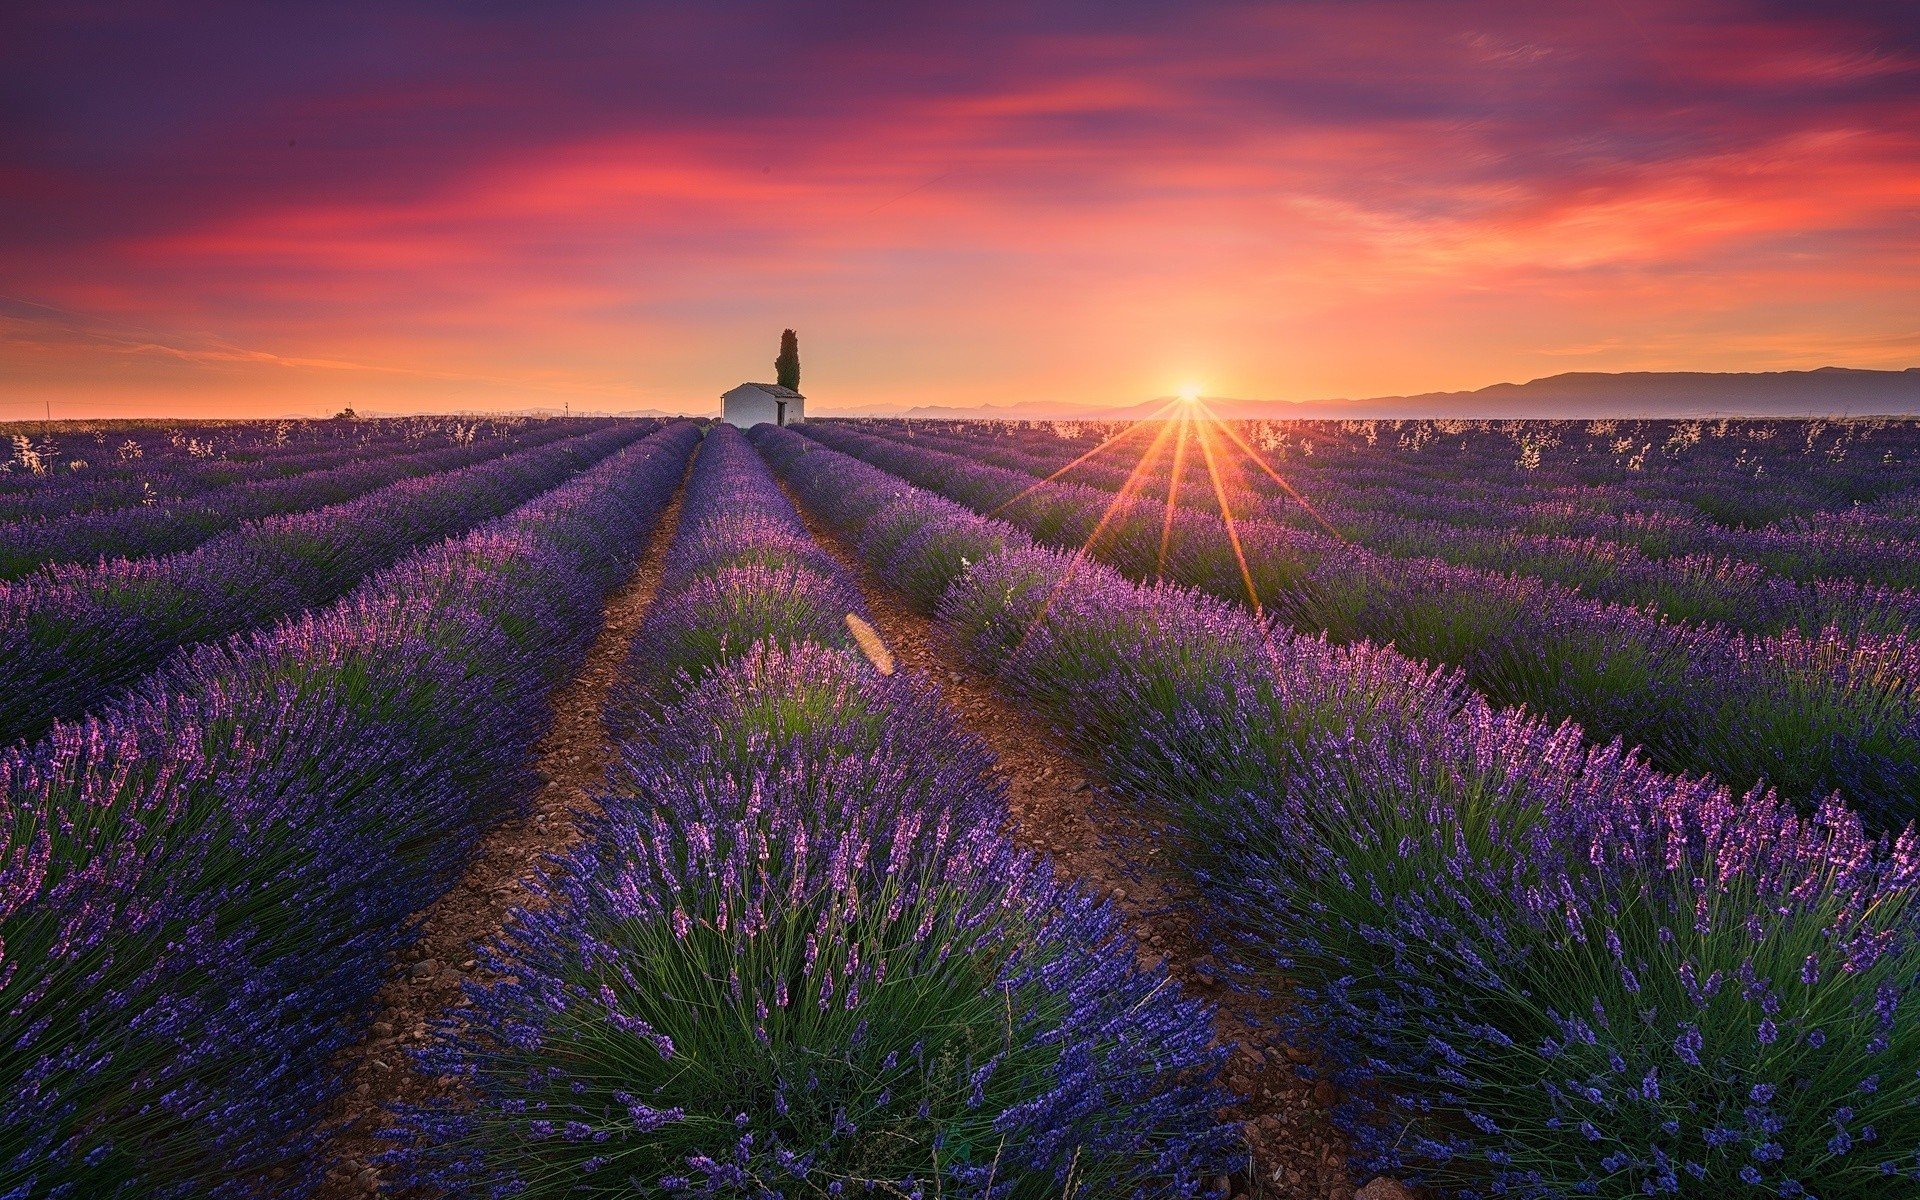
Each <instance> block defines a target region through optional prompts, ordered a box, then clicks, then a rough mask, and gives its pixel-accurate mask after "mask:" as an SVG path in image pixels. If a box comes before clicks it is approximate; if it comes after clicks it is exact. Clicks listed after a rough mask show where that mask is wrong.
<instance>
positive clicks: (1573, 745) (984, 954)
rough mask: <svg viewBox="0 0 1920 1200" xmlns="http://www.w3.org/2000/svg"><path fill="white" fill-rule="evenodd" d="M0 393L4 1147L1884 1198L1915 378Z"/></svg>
mask: <svg viewBox="0 0 1920 1200" xmlns="http://www.w3.org/2000/svg"><path fill="white" fill-rule="evenodd" d="M0 450H3V451H5V452H6V453H7V454H8V455H9V457H7V459H6V461H5V463H4V468H0V806H3V807H0V1198H3V1200H16V1198H17V1200H27V1198H29V1197H34V1198H38V1197H46V1198H75V1200H94V1198H96V1197H180V1198H186V1197H280V1196H290V1197H325V1198H334V1197H351V1196H365V1195H372V1194H384V1195H394V1196H408V1197H453V1196H458V1197H490V1198H502V1200H505V1198H508V1197H582V1198H584V1197H616V1196H633V1197H652V1196H660V1197H740V1198H742V1200H765V1198H779V1197H785V1198H792V1200H800V1198H803V1197H830V1196H832V1197H837V1196H845V1197H858V1196H866V1197H914V1198H918V1200H934V1198H936V1197H973V1198H979V1200H1053V1198H1069V1197H1071V1198H1076V1200H1133V1198H1141V1200H1145V1198H1159V1197H1220V1198H1221V1200H1233V1198H1235V1197H1243V1198H1245V1200H1256V1198H1261V1197H1313V1198H1316V1200H1407V1198H1409V1197H1416V1196H1424V1197H1430V1198H1433V1200H1441V1198H1453V1197H1492V1196H1504V1197H1527V1198H1536V1200H1549V1198H1559V1197H1576V1196H1597V1197H1620V1198H1624V1197H1630V1196H1646V1195H1674V1196H1697V1197H1722V1196H1736V1197H1737V1196H1750V1197H1817V1198H1824V1200H1850V1198H1853V1197H1861V1198H1871V1200H1880V1198H1887V1200H1894V1198H1899V1197H1912V1196H1915V1195H1920V937H1917V936H1916V934H1920V905H1915V897H1916V894H1917V893H1920V844H1917V843H1916V839H1915V833H1914V821H1915V819H1916V818H1917V817H1920V642H1916V638H1915V625H1916V622H1917V621H1920V425H1916V424H1913V423H1909V422H1894V421H1879V420H1835V421H1797V420H1795V421H1788V420H1774V421H1759V420H1733V421H1626V420H1620V421H1594V422H1580V421H1507V422H1474V421H1437V420H1428V421H1364V422H1362V421H1349V422H1331V421H1328V422H1312V421H1302V422H1261V421H1256V422H1229V421H1220V420H1215V419H1213V418H1212V417H1211V416H1210V415H1208V414H1207V412H1206V410H1205V406H1204V405H1203V404H1200V403H1197V402H1188V403H1186V404H1184V405H1181V406H1178V407H1176V408H1175V409H1174V410H1173V411H1172V412H1171V413H1170V415H1169V416H1167V417H1166V418H1164V419H1160V420H1154V421H1141V422H1134V423H1111V422H1110V423H1095V422H1081V423H1065V422H1008V421H953V422H930V421H914V422H908V421H900V420H871V421H850V420H848V421H841V420H814V421H810V422H807V423H804V424H797V425H793V426H788V427H776V426H772V425H760V426H757V427H755V428H754V429H752V430H750V431H746V432H742V431H740V430H738V429H735V428H734V427H732V426H729V425H725V424H709V423H705V422H697V421H692V420H615V419H605V418H562V419H524V418H515V419H459V420H455V419H445V418H406V419H396V420H354V421H341V420H336V421H299V422H220V423H210V424H206V425H191V424H179V423H153V424H142V425H135V424H131V423H102V424H99V425H94V426H79V425H77V426H74V427H61V428H58V429H54V430H53V431H51V432H46V431H44V430H43V429H41V428H38V427H36V428H33V429H32V430H31V431H29V430H26V429H25V428H23V429H22V431H21V432H19V433H18V434H16V435H14V436H12V437H11V439H10V441H9V442H8V443H7V444H6V445H5V446H0Z"/></svg>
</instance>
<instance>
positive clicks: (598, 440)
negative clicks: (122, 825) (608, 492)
mask: <svg viewBox="0 0 1920 1200" xmlns="http://www.w3.org/2000/svg"><path fill="white" fill-rule="evenodd" d="M653 428H657V423H629V422H621V423H617V424H613V425H608V426H604V427H601V428H599V429H598V430H597V431H595V432H592V433H587V434H584V435H581V436H579V437H573V438H568V439H566V440H564V441H560V442H557V443H552V444H549V445H543V446H534V447H532V448H530V449H527V450H524V451H521V452H519V453H515V454H509V455H507V456H505V457H503V458H499V459H495V460H493V461H491V462H484V463H480V464H478V465H475V466H470V467H464V468H461V469H458V470H454V471H448V472H443V473H441V474H437V475H432V476H427V477H424V478H418V479H407V480H402V481H401V482H399V483H394V484H389V485H387V486H386V487H383V488H379V489H377V490H375V491H372V492H369V493H367V494H365V495H363V496H361V497H360V498H359V499H357V500H352V501H349V502H347V503H344V504H336V505H330V506H328V507H325V508H319V509H314V510H312V511H309V512H304V513H296V514H289V515H286V516H278V517H268V518H265V519H263V520H259V521H255V522H250V523H248V524H245V525H242V526H241V527H239V528H238V529H235V530H233V531H231V532H229V533H225V534H222V535H220V536H218V537H215V538H212V539H210V540H208V541H206V542H203V543H202V544H201V545H199V546H198V547H196V548H195V549H192V550H187V551H183V552H181V553H178V554H170V555H165V556H162V557H159V558H147V559H112V560H108V561H105V562H102V563H100V564H99V565H97V566H91V567H83V566H78V565H71V564H63V565H59V566H54V567H51V568H49V569H48V570H46V571H44V572H42V573H40V574H37V575H33V576H30V577H28V578H26V579H23V580H14V581H11V582H0V744H4V743H6V742H11V741H13V740H15V739H18V738H21V737H34V736H38V735H39V734H41V733H43V732H45V731H46V729H47V727H48V726H49V725H51V724H52V722H54V721H55V720H59V719H68V718H73V717H77V716H79V715H80V714H81V713H83V712H86V711H88V710H90V709H91V708H93V707H94V706H95V705H97V704H99V703H101V702H102V701H104V700H105V699H107V698H108V697H109V696H111V695H112V694H113V692H114V691H115V690H116V689H118V688H120V687H123V686H125V685H126V684H128V683H130V682H132V681H133V680H135V679H137V678H139V677H140V676H141V675H144V674H146V673H147V672H149V671H151V670H153V669H154V668H155V667H157V666H159V665H160V663H161V662H162V661H164V660H165V659H166V658H167V657H168V656H169V655H170V654H172V653H173V652H174V651H176V650H178V649H179V648H180V647H182V646H187V645H192V644H194V643H197V642H203V641H207V640H209V639H212V638H217V637H223V636H225V635H227V634H230V633H234V632H237V631H239V630H242V629H249V628H253V627H255V626H258V625H261V624H264V623H265V622H267V621H270V620H272V619H274V618H276V617H280V616H283V615H285V614H288V613H294V612H299V611H301V610H302V609H306V608H310V607H312V606H314V605H317V604H324V603H326V602H327V601H330V600H332V599H334V598H335V597H337V596H339V595H341V594H342V593H344V592H345V591H346V590H347V589H349V588H351V587H352V586H353V585H354V584H355V583H357V582H359V581H360V580H361V579H363V578H364V577H365V576H366V575H367V574H368V573H370V572H372V571H375V570H378V569H379V568H381V567H384V566H387V565H388V564H390V563H392V562H394V561H396V560H397V559H399V558H400V557H401V556H402V555H403V554H405V553H406V552H407V551H409V550H411V549H413V548H414V547H416V546H419V545H421V544H423V543H426V542H428V541H433V540H438V539H440V538H443V537H448V536H451V535H453V534H456V533H459V532H462V531H464V530H466V529H470V528H472V527H473V526H475V525H477V524H479V523H480V522H482V521H485V520H487V519H489V518H491V517H495V516H498V515H500V514H501V513H503V512H506V511H507V510H508V509H510V508H512V507H514V506H515V505H517V504H520V503H522V502H524V501H525V500H527V499H528V498H529V497H531V496H534V495H536V494H538V493H539V492H542V491H545V490H546V489H548V488H550V487H552V486H554V485H555V484H556V483H559V482H560V481H561V480H563V479H565V478H566V477H567V476H568V475H571V474H573V473H575V472H577V471H580V470H582V469H584V468H586V467H587V466H589V465H591V464H592V463H594V462H597V461H598V460H599V459H601V458H604V457H605V456H606V455H608V454H610V453H612V452H613V451H614V450H617V449H619V448H620V447H621V446H624V445H626V444H628V443H630V442H632V441H634V440H635V439H637V438H639V437H640V436H642V435H643V434H645V433H646V432H648V431H649V430H651V429H653Z"/></svg>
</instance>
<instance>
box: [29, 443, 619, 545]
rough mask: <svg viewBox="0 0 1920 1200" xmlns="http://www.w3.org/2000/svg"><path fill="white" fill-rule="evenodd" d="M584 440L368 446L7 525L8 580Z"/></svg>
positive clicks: (195, 541) (202, 537) (188, 540)
mask: <svg viewBox="0 0 1920 1200" xmlns="http://www.w3.org/2000/svg"><path fill="white" fill-rule="evenodd" d="M580 432H582V430H580V429H579V428H578V427H576V426H574V425H573V424H572V423H571V422H569V423H567V424H561V423H559V422H554V423H552V424H547V423H542V424H538V425H528V426H525V427H523V428H522V429H521V430H520V431H518V432H516V433H514V434H513V435H512V436H510V437H498V438H488V439H486V440H484V441H472V442H459V443H455V444H452V445H441V446H435V447H433V448H430V449H415V448H413V445H414V444H413V443H410V442H405V441H402V442H397V443H389V444H385V445H367V446H362V447H356V448H355V449H354V450H352V451H343V452H336V453H333V454H328V455H326V456H324V457H323V458H322V459H321V461H320V462H319V463H318V464H316V465H315V467H314V469H311V470H301V471H296V472H294V473H291V474H285V475H275V476H273V477H270V478H267V479H261V480H256V481H253V482H247V483H235V484H232V485H231V486H227V487H218V488H213V489H210V490H208V491H204V492H199V493H197V494H195V495H194V496H192V497H190V498H187V499H182V500H175V501H171V502H165V503H161V502H155V503H151V504H137V505H132V506H127V507H120V508H108V509H97V510H90V511H87V512H81V513H66V514H62V515H59V516H53V517H34V518H25V519H21V520H15V521H7V522H0V579H16V578H19V577H20V576H22V575H25V574H27V573H29V572H31V571H34V570H36V569H38V568H40V567H43V566H45V565H47V564H48V563H56V562H88V561H91V560H95V559H99V558H111V557H120V558H145V557H149V556H152V555H157V554H171V553H174V552H176V551H180V550H188V549H192V548H193V547H194V546H197V545H199V544H200V543H201V542H204V541H206V540H207V539H208V538H210V537H212V536H214V535H215V534H217V533H221V532H224V531H225V530H228V529H232V528H233V527H234V526H236V525H239V524H241V523H243V522H246V521H252V520H258V519H260V518H262V517H270V516H275V515H278V514H280V513H291V512H299V511H302V510H304V509H309V508H318V507H320V506H322V505H327V504H341V503H344V502H346V501H348V500H351V499H353V498H354V497H356V496H359V495H362V494H364V493H366V492H370V491H372V490H373V489H375V488H378V487H384V486H386V485H387V484H390V483H396V482H398V481H399V480H402V479H413V478H418V477H419V476H422V475H432V474H435V473H437V472H440V471H447V470H453V469H455V468H458V467H466V466H472V465H473V464H475V463H481V462H486V461H488V460H490V459H496V458H500V457H502V456H504V455H507V454H511V453H514V452H516V451H520V450H527V449H531V448H532V447H534V446H541V445H546V444H548V443H551V442H556V441H559V440H561V439H562V438H565V437H570V436H575V435H577V434H579V433H580Z"/></svg>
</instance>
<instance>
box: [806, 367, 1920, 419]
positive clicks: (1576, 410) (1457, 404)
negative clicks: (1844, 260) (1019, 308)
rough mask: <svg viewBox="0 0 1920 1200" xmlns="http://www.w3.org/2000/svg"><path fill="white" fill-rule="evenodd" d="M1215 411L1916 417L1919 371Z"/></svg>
mask: <svg viewBox="0 0 1920 1200" xmlns="http://www.w3.org/2000/svg"><path fill="white" fill-rule="evenodd" d="M1171 399H1172V397H1170V396H1161V397H1158V398H1156V399H1153V400H1149V401H1146V402H1145V403H1142V404H1133V405H1126V406H1121V407H1113V408H1089V407H1085V406H1081V405H1072V404H1060V403H1049V402H1046V401H1032V402H1027V403H1018V404H1005V405H992V404H983V405H978V406H968V407H958V406H922V407H918V408H910V409H906V410H904V411H903V410H899V409H895V410H892V411H887V410H885V409H882V408H880V407H878V406H870V407H864V408H861V409H859V410H838V411H836V410H834V409H832V408H831V407H829V406H827V405H822V406H821V411H820V414H819V415H821V416H906V417H926V418H950V419H978V418H983V417H994V418H1001V419H1006V420H1051V419H1081V420H1128V419H1138V418H1141V417H1150V416H1153V415H1154V414H1155V413H1158V412H1159V411H1160V410H1161V409H1163V408H1165V407H1166V405H1167V403H1168V401H1169V400H1171ZM1207 407H1208V408H1209V409H1211V410H1212V411H1213V413H1214V414H1215V415H1216V416H1221V417H1231V418H1241V419H1262V418H1263V419H1274V420H1287V419H1293V420H1313V419H1327V418H1332V419H1336V420H1337V419H1365V418H1369V417H1381V418H1390V417H1469V418H1476V417H1477V418H1488V417H1491V418H1501V417H1826V416H1908V415H1913V414H1920V367H1909V368H1907V369H1906V370H1904V371H1869V370H1861V369H1858V368H1854V367H1820V368H1817V369H1815V370H1811V371H1752V372H1712V371H1621V372H1605V371H1569V372H1567V373H1566V374H1564V375H1549V376H1547V377H1546V378H1544V379H1534V380H1530V381H1528V382H1526V383H1496V384H1493V385H1492V386H1491V387H1483V388H1479V389H1476V390H1474V391H1467V392H1423V393H1421V394H1419V395H1417V396H1376V397H1373V398H1371V399H1364V400H1348V399H1340V400H1306V401H1290V400H1242V399H1235V398H1231V397H1216V396H1209V397H1207Z"/></svg>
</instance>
